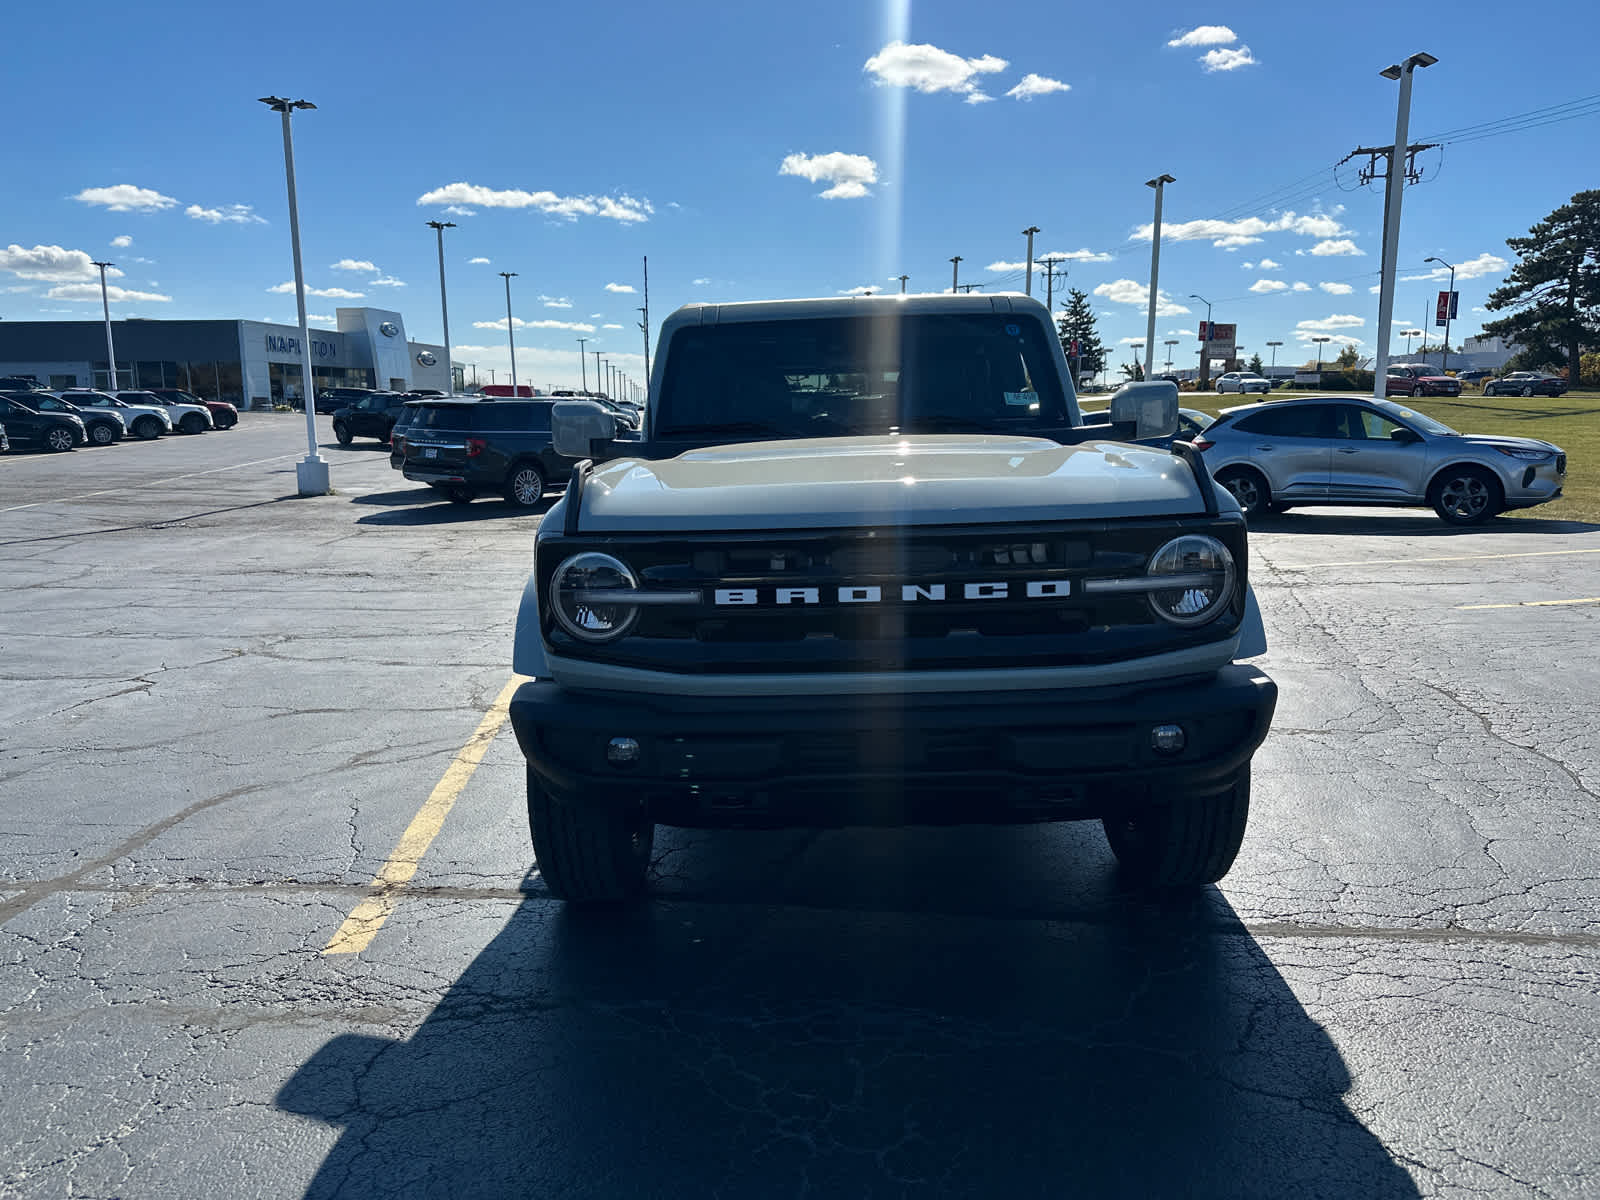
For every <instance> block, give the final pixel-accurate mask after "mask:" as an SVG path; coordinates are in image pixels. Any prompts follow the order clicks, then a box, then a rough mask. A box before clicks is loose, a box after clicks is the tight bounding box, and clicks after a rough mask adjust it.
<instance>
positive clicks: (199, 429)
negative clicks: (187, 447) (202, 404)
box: [178, 413, 206, 433]
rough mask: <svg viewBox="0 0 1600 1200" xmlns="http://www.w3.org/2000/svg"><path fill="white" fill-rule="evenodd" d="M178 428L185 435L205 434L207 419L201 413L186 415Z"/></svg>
mask: <svg viewBox="0 0 1600 1200" xmlns="http://www.w3.org/2000/svg"><path fill="white" fill-rule="evenodd" d="M178 428H179V429H181V430H183V431H184V432H185V433H204V432H205V431H206V419H205V418H204V417H202V416H201V415H200V414H199V413H184V414H183V420H181V421H179V422H178Z"/></svg>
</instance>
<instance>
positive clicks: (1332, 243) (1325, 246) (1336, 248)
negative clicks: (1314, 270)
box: [1311, 238, 1366, 258]
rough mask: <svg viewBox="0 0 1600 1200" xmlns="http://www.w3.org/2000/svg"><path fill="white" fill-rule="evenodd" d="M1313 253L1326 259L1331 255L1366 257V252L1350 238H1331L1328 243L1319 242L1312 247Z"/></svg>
mask: <svg viewBox="0 0 1600 1200" xmlns="http://www.w3.org/2000/svg"><path fill="white" fill-rule="evenodd" d="M1311 253H1313V254H1315V255H1317V256H1318V257H1320V258H1325V257H1327V256H1328V255H1330V254H1355V255H1365V254H1366V251H1365V250H1363V249H1361V247H1360V246H1357V245H1356V244H1355V243H1354V242H1352V241H1351V240H1350V239H1349V238H1329V239H1328V240H1327V241H1322V242H1318V243H1317V244H1316V245H1315V246H1313V247H1311Z"/></svg>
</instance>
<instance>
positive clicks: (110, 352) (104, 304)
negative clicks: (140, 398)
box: [89, 262, 222, 400]
mask: <svg viewBox="0 0 1600 1200" xmlns="http://www.w3.org/2000/svg"><path fill="white" fill-rule="evenodd" d="M89 265H90V266H91V267H99V268H100V307H101V308H102V309H103V310H104V312H105V314H106V365H107V366H108V367H110V368H111V374H110V375H109V376H108V378H109V379H110V380H111V382H110V384H109V385H108V386H107V389H106V390H107V391H112V392H114V391H116V390H117V351H116V348H115V347H114V346H113V345H112V344H111V301H110V300H109V299H107V296H108V295H109V293H108V292H107V291H106V268H107V267H114V266H116V265H117V264H116V263H109V262H97V263H90V264H89ZM217 399H219V400H220V399H222V396H221V394H220V392H219V394H218V396H217Z"/></svg>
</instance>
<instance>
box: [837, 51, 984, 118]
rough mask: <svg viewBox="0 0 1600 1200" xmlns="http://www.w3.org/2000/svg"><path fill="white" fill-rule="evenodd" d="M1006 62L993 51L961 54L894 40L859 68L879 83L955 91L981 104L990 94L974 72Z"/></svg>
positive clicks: (921, 90) (970, 102)
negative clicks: (984, 89)
mask: <svg viewBox="0 0 1600 1200" xmlns="http://www.w3.org/2000/svg"><path fill="white" fill-rule="evenodd" d="M1009 65H1010V64H1009V63H1007V62H1006V60H1005V59H1003V58H996V57H995V56H994V55H992V54H985V55H982V56H980V57H978V58H962V57H961V56H960V55H959V54H951V53H950V52H949V51H948V50H941V49H939V47H937V46H930V45H927V44H926V43H922V44H918V45H911V46H908V45H906V43H904V42H901V41H893V42H890V43H889V44H888V45H887V46H885V47H884V48H883V49H882V50H879V51H878V52H877V53H876V54H874V55H873V56H872V57H871V58H869V59H867V61H866V63H865V64H864V65H863V66H862V68H861V69H862V70H863V71H866V72H868V73H869V74H871V76H872V79H873V82H874V83H877V84H878V85H879V86H882V87H909V88H916V89H917V91H919V92H925V93H933V92H954V93H956V94H957V95H962V96H965V97H966V98H967V103H968V104H982V103H983V102H984V101H986V100H992V99H993V97H992V96H988V95H985V94H984V92H983V90H982V89H981V88H980V87H979V86H978V81H977V76H979V75H993V74H994V73H995V72H997V71H1004V70H1005V69H1006V67H1007V66H1009Z"/></svg>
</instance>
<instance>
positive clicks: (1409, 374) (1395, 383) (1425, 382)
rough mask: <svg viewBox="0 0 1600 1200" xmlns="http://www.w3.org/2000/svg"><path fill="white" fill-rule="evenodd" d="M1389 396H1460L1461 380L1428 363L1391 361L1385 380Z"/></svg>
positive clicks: (1385, 388) (1385, 387) (1385, 392)
mask: <svg viewBox="0 0 1600 1200" xmlns="http://www.w3.org/2000/svg"><path fill="white" fill-rule="evenodd" d="M1383 387H1384V394H1385V395H1389V396H1459V395H1461V381H1460V380H1459V379H1457V378H1456V377H1455V376H1453V375H1446V374H1445V373H1444V372H1443V371H1440V370H1438V369H1437V368H1435V367H1430V366H1429V365H1428V364H1427V363H1390V364H1389V373H1388V376H1387V377H1386V378H1385V379H1384V381H1383Z"/></svg>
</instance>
